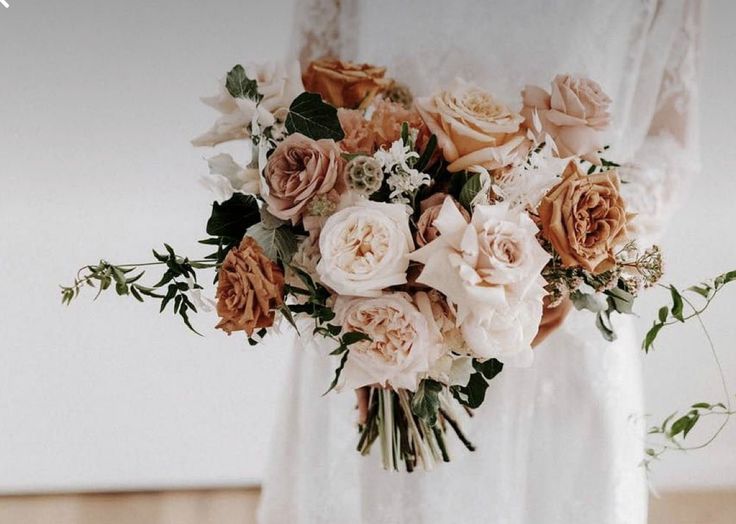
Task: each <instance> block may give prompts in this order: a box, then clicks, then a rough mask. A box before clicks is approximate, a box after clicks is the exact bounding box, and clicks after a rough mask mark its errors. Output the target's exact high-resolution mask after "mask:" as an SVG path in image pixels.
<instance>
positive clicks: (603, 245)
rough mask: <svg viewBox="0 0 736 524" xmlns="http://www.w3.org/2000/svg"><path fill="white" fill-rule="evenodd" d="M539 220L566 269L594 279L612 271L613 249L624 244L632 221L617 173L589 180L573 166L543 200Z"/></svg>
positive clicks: (589, 178) (603, 174)
mask: <svg viewBox="0 0 736 524" xmlns="http://www.w3.org/2000/svg"><path fill="white" fill-rule="evenodd" d="M539 216H540V219H541V222H542V234H543V236H544V237H545V238H546V239H547V240H549V241H550V242H551V243H552V246H553V247H554V249H555V251H557V253H558V254H559V255H560V258H561V259H562V263H563V265H564V266H566V267H582V268H584V269H586V270H588V271H590V272H591V273H593V274H598V273H602V272H604V271H607V270H609V269H611V268H613V267H614V265H615V253H614V248H615V247H616V246H618V245H620V244H621V243H623V242H624V241H625V240H626V237H627V230H626V226H627V222H628V220H629V218H630V217H629V215H627V213H626V206H625V204H624V201H623V198H621V194H620V192H619V178H618V173H617V172H616V171H615V170H610V171H605V172H603V173H597V174H594V175H586V174H585V173H583V172H582V171H580V168H579V167H578V166H577V165H576V164H574V163H570V164H569V166H568V168H567V170H566V171H565V173H564V174H563V177H562V181H561V182H560V183H559V184H557V185H556V186H555V187H553V188H552V189H551V190H550V192H549V193H548V194H547V196H545V197H544V198H543V199H542V202H541V203H540V205H539Z"/></svg>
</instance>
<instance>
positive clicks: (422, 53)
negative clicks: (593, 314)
mask: <svg viewBox="0 0 736 524" xmlns="http://www.w3.org/2000/svg"><path fill="white" fill-rule="evenodd" d="M297 3H298V10H297V13H296V15H295V20H296V24H297V27H296V31H295V35H294V36H295V40H296V42H295V43H296V45H295V49H296V52H297V53H298V56H299V58H300V60H301V61H302V63H303V64H304V65H305V64H306V63H308V62H309V61H311V60H313V59H316V58H320V57H323V56H326V55H331V56H335V57H339V58H342V59H345V60H353V61H358V62H368V63H373V64H379V65H386V66H388V71H389V74H390V75H391V76H392V77H393V78H395V79H396V80H398V81H400V82H403V83H405V84H407V85H409V86H410V87H411V88H412V90H413V92H414V93H417V94H429V93H431V92H432V91H433V90H434V89H435V88H437V87H440V86H443V85H447V84H448V83H449V82H450V81H451V80H452V79H453V78H454V77H455V76H460V77H464V78H466V79H472V80H473V81H474V82H476V83H478V84H480V85H481V86H483V87H485V88H487V89H489V90H490V91H492V92H493V93H494V94H496V95H497V96H499V97H500V98H501V99H505V100H506V101H508V102H509V103H514V102H516V103H518V102H519V100H518V95H517V94H516V93H518V90H519V88H520V87H522V86H523V85H524V84H525V83H530V84H537V85H546V84H547V83H548V82H549V81H550V80H551V78H552V77H553V76H554V75H555V74H556V73H573V74H582V75H585V76H587V77H589V78H592V79H594V80H596V81H597V82H599V83H600V84H601V85H602V86H603V88H604V90H605V91H606V92H607V94H608V95H609V96H610V97H611V98H612V99H613V100H614V106H613V113H612V116H613V125H612V130H611V132H610V135H609V136H608V142H607V143H609V144H610V145H611V146H612V148H613V150H614V152H613V153H611V157H612V158H620V159H626V160H627V161H628V163H627V165H626V166H625V169H623V170H622V178H623V179H624V180H625V181H626V182H628V183H626V184H624V188H625V189H624V190H625V191H626V193H625V195H626V197H627V201H628V204H629V206H630V207H634V208H635V209H636V211H637V212H638V214H639V216H638V219H637V221H638V226H639V228H640V231H638V233H637V234H638V235H643V234H647V235H650V238H651V237H652V236H656V235H657V233H658V231H659V230H661V227H662V225H663V223H664V222H665V221H666V219H667V215H668V211H670V209H671V207H672V205H673V203H674V199H675V197H676V193H677V188H678V187H680V186H681V185H682V182H684V181H685V179H686V178H688V177H689V175H690V173H691V172H692V171H693V170H695V169H696V160H697V154H696V151H695V144H696V140H695V136H696V125H695V121H694V115H695V114H696V112H695V110H696V107H695V102H696V100H695V87H696V85H695V84H696V76H697V75H696V58H697V56H696V55H697V43H698V31H699V20H700V8H701V6H700V3H699V2H698V1H697V0H682V1H680V0H668V1H666V2H665V1H664V0H621V1H617V2H611V1H607V0H586V1H582V0H559V1H556V2H554V3H551V2H550V3H548V2H541V1H537V2H533V1H520V0H501V1H494V2H490V1H486V0H453V1H449V0H445V1H439V0H409V1H403V2H396V1H395V0H394V1H390V0H370V1H368V0H365V1H360V0H308V1H298V2H297ZM627 320H628V319H623V318H622V319H619V322H618V326H617V330H618V334H619V338H618V340H617V341H616V342H614V343H607V342H605V341H604V340H603V339H602V337H601V336H600V334H599V333H598V332H597V330H596V329H595V327H594V326H593V324H592V322H591V319H590V317H589V316H588V315H583V314H580V315H578V314H576V312H574V311H573V312H572V313H571V314H570V315H569V317H568V318H567V320H566V321H565V323H564V324H563V325H562V327H561V328H560V329H558V330H557V331H556V332H554V333H553V334H552V335H551V336H550V337H549V338H547V340H546V341H544V342H543V343H542V344H540V345H539V346H537V348H536V350H535V352H536V358H535V362H534V364H533V366H532V367H531V368H528V369H511V368H509V369H508V370H506V371H504V372H503V373H502V374H501V375H499V376H498V377H497V378H496V379H494V380H493V382H492V383H491V387H490V388H489V392H488V397H487V401H486V402H485V403H484V404H483V406H482V407H481V408H480V409H479V410H477V411H476V413H475V416H474V418H473V419H472V420H470V421H468V423H467V430H468V433H469V435H470V438H471V440H472V441H473V442H474V444H476V446H477V451H476V452H475V453H468V452H465V451H464V450H463V449H459V448H458V449H456V453H455V454H454V455H453V461H452V462H450V463H448V464H440V465H439V466H438V467H437V468H436V469H435V470H434V471H432V472H414V473H412V474H406V473H393V472H387V471H384V470H383V469H382V468H381V465H380V463H379V460H378V459H379V456H378V455H379V453H377V452H376V453H373V454H372V455H371V456H369V457H361V456H360V454H358V453H357V452H356V451H355V444H356V442H357V429H356V426H355V420H356V416H357V415H356V411H355V403H356V402H355V397H354V396H352V395H350V394H348V393H344V394H340V395H335V394H332V395H327V396H325V397H322V396H321V394H322V392H323V391H324V389H325V385H326V384H329V382H330V380H331V374H332V372H333V371H332V369H331V368H330V366H326V365H325V362H324V359H323V358H322V357H321V356H320V355H319V353H318V352H317V351H316V350H315V348H313V347H309V346H308V345H305V347H298V348H296V349H297V350H295V351H293V355H294V362H293V365H292V368H291V375H290V377H289V388H288V392H287V395H286V398H285V399H284V405H283V408H282V410H281V413H280V416H281V421H280V425H279V427H277V428H276V431H275V433H274V442H273V456H272V460H271V467H270V469H269V471H268V473H267V476H266V479H265V485H264V490H263V497H262V504H261V508H260V520H261V522H263V523H264V524H270V523H361V522H362V523H406V524H409V523H432V524H434V523H438V524H440V523H457V522H468V523H480V522H487V523H491V524H556V523H560V524H563V523H564V524H637V523H639V524H641V523H644V522H646V518H647V488H646V482H645V480H646V479H645V471H644V469H643V468H642V467H641V465H640V462H641V460H642V458H643V449H644V434H643V424H644V421H643V419H642V416H643V415H642V413H643V411H642V409H643V407H642V384H641V373H640V372H641V370H640V356H639V349H638V348H639V344H638V341H637V339H636V337H635V336H634V333H633V330H632V326H631V324H630V323H628V322H627ZM295 343H296V344H299V341H296V342H295ZM299 345H300V346H301V344H299Z"/></svg>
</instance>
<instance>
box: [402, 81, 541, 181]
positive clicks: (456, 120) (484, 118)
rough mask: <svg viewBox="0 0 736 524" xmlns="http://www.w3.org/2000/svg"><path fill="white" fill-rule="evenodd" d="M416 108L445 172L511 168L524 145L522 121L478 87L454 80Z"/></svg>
mask: <svg viewBox="0 0 736 524" xmlns="http://www.w3.org/2000/svg"><path fill="white" fill-rule="evenodd" d="M416 106H417V109H418V110H419V113H420V114H421V116H422V119H423V120H424V122H425V123H426V124H427V127H429V130H430V131H431V132H432V133H434V134H435V135H437V144H438V146H439V148H440V149H441V150H442V153H443V155H444V157H445V160H447V161H448V162H450V165H448V166H447V170H448V171H450V172H457V171H462V170H464V169H467V168H469V167H471V166H481V167H484V168H485V169H489V170H490V169H498V168H500V167H504V166H506V165H509V164H511V163H512V162H513V161H514V160H516V158H517V157H518V155H519V154H520V153H521V150H522V149H524V146H525V144H526V142H527V141H526V139H525V137H524V136H523V135H522V134H521V133H520V131H519V127H520V124H521V122H522V121H523V120H524V119H523V117H522V116H521V115H520V114H518V113H515V112H513V111H511V110H510V109H509V108H508V107H506V106H505V105H503V104H501V103H500V102H498V101H497V100H496V99H495V98H494V97H493V95H491V94H490V93H488V92H487V91H484V90H482V89H481V88H480V87H478V86H476V85H473V84H470V83H467V82H465V81H463V80H460V79H457V80H456V81H455V83H454V84H453V85H452V87H451V88H450V89H447V90H444V91H440V92H439V93H437V94H435V95H433V96H431V97H427V98H418V99H417V100H416Z"/></svg>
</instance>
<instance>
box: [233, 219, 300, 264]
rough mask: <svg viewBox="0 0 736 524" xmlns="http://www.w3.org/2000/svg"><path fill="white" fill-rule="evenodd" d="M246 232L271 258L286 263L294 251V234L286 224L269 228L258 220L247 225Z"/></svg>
mask: <svg viewBox="0 0 736 524" xmlns="http://www.w3.org/2000/svg"><path fill="white" fill-rule="evenodd" d="M246 234H247V235H248V236H249V237H253V239H255V241H256V242H258V244H259V245H260V246H261V247H262V248H263V251H264V253H266V256H267V257H268V258H270V259H271V260H274V261H279V260H280V261H281V262H283V263H284V264H288V263H289V262H291V258H292V257H293V256H294V253H295V252H296V248H297V244H296V236H294V233H292V231H291V229H289V227H288V226H281V227H277V228H276V229H269V228H267V227H266V226H265V225H264V224H263V223H262V222H259V223H257V224H254V225H252V226H251V227H249V228H248V231H247V232H246Z"/></svg>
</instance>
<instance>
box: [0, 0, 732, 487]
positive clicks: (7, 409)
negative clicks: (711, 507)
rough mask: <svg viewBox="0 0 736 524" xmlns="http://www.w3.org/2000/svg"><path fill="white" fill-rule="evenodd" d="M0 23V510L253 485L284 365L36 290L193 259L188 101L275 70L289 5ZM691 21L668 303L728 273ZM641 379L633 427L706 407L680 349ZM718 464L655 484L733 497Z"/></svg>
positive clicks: (719, 52)
mask: <svg viewBox="0 0 736 524" xmlns="http://www.w3.org/2000/svg"><path fill="white" fill-rule="evenodd" d="M10 3H11V8H10V9H2V8H0V66H2V72H3V77H2V83H1V84H0V86H1V87H0V290H1V291H2V297H3V302H2V305H1V306H0V490H1V491H25V490H46V489H101V488H103V489H104V488H120V487H127V488H144V487H158V486H175V485H215V484H217V485H222V484H231V483H243V482H256V481H258V479H259V477H260V475H261V472H262V468H263V465H264V459H265V456H264V452H265V450H266V449H267V442H268V438H269V431H270V426H271V423H272V421H273V417H274V415H275V414H274V411H273V409H272V404H271V401H272V400H273V399H274V397H275V396H276V395H277V394H278V391H279V389H280V388H281V387H284V386H287V387H288V385H285V384H284V376H285V373H284V372H285V366H284V363H285V360H286V356H287V351H288V348H282V347H278V344H275V343H272V344H270V346H269V347H263V348H257V349H253V348H250V347H248V346H247V344H245V342H244V340H243V338H242V337H238V336H233V337H230V338H228V337H225V336H223V335H222V334H220V333H215V332H212V331H207V337H206V338H204V339H201V338H199V337H196V336H194V335H192V334H190V333H189V332H188V331H186V330H185V329H184V328H183V327H182V326H181V325H180V323H179V321H178V320H177V319H175V318H173V317H171V318H170V317H169V316H163V317H159V316H158V315H157V314H156V312H155V309H154V305H153V304H149V305H140V304H138V303H136V302H134V301H132V300H130V301H124V300H120V299H118V298H117V297H112V296H110V297H103V298H101V299H100V300H99V301H98V303H96V304H92V303H90V301H89V299H90V296H89V295H87V296H84V297H82V298H81V299H80V300H79V301H78V302H77V303H75V304H73V305H72V306H71V307H69V308H62V307H61V305H60V304H59V297H58V294H57V293H58V289H57V287H56V285H57V284H58V283H60V282H69V281H70V278H71V277H72V276H73V272H74V270H76V268H77V267H79V266H81V265H83V264H85V263H89V262H93V261H95V260H96V259H97V258H99V257H100V256H105V257H106V258H108V259H109V260H112V261H116V262H127V261H139V260H145V259H147V258H148V256H149V251H148V250H149V248H151V247H155V246H157V244H158V242H159V241H161V240H165V241H168V242H170V243H171V244H173V245H174V246H176V247H177V249H178V250H181V251H183V252H189V253H192V254H195V255H197V254H202V252H203V251H202V250H201V249H199V248H198V247H197V246H196V244H194V243H193V242H192V239H196V238H200V237H202V236H204V235H203V232H202V231H203V223H204V220H206V217H207V214H208V204H209V200H210V198H209V195H208V194H207V193H206V192H205V191H203V190H200V189H199V188H198V186H197V184H196V179H197V176H198V175H199V174H200V173H202V172H203V170H204V169H206V166H205V163H204V162H203V160H202V155H203V154H202V152H200V151H196V150H194V149H193V148H191V147H190V146H189V144H188V141H189V139H190V138H192V137H193V136H194V135H196V134H197V133H199V132H200V131H202V130H204V129H205V128H206V127H207V126H208V125H209V124H210V123H211V121H212V116H213V114H212V113H211V112H210V111H209V110H208V109H207V108H206V107H204V106H202V105H200V104H198V103H197V97H198V96H200V95H203V94H209V93H211V92H212V91H213V89H214V87H215V79H216V78H217V77H218V76H220V75H221V74H222V73H223V72H224V71H226V70H227V68H229V67H230V66H231V65H232V64H234V63H236V62H238V61H244V60H248V59H256V58H271V57H277V56H279V55H281V54H282V53H283V52H284V50H285V49H286V41H287V39H288V28H289V27H290V25H291V21H290V16H291V12H290V8H291V2H290V1H287V0H284V1H279V2H264V1H261V2H243V1H241V2H238V1H236V0H228V1H218V2H206V3H205V2H197V1H194V0H189V1H182V0H165V1H164V0H157V1H156V2H146V1H144V0H129V1H127V2H100V1H99V0H98V1H94V0H75V1H68V2H45V3H43V5H41V3H38V2H37V3H33V2H31V1H30V0H14V1H13V0H10ZM710 7H711V9H710V10H709V16H708V20H707V24H706V28H707V29H706V33H705V37H706V39H705V40H706V53H705V63H704V69H705V75H704V79H703V80H704V82H703V102H704V103H703V111H702V115H703V138H704V140H703V143H704V147H703V152H704V159H705V169H704V170H703V174H702V176H701V178H700V179H699V180H698V181H696V182H695V183H694V184H693V187H692V192H691V194H690V195H689V197H688V199H687V201H686V206H685V208H684V210H683V211H682V213H681V214H680V215H679V218H678V221H677V225H676V227H674V228H673V229H672V231H671V232H670V234H669V236H668V237H667V239H666V242H665V245H664V247H665V249H666V250H667V257H668V260H669V278H670V280H672V281H673V282H676V283H690V282H691V281H696V280H699V279H700V278H705V277H708V276H711V275H713V274H715V273H717V272H719V271H723V270H726V269H731V268H734V267H736V250H735V249H734V240H733V230H732V227H731V226H732V224H733V223H734V219H735V218H736V211H735V210H734V206H733V200H732V195H733V194H734V191H736V177H734V176H733V174H732V173H733V169H732V166H733V164H734V161H736V152H734V151H733V149H732V146H731V142H732V140H731V136H730V132H731V131H732V129H733V124H732V123H733V122H736V107H735V106H734V105H733V103H732V100H733V97H732V94H731V92H730V90H731V86H733V85H735V84H736V64H735V63H734V60H733V52H734V50H736V47H735V45H736V34H734V28H733V27H732V25H731V24H730V20H733V19H734V17H735V16H736V6H734V5H733V4H731V3H729V2H726V1H719V2H713V3H712V4H711V6H710ZM661 298H662V299H663V300H664V299H665V298H666V297H661ZM656 302H657V301H656V299H651V300H648V301H647V304H649V305H650V306H651V307H649V310H650V311H651V310H652V308H653V307H654V306H655V305H657V304H656ZM735 308H736V288H734V289H733V290H732V291H731V292H730V293H726V296H724V298H723V300H721V301H719V303H717V304H716V305H715V306H714V309H713V312H712V313H711V314H710V315H709V316H708V321H709V323H710V324H711V325H713V326H717V329H715V330H714V331H715V339H716V343H717V344H718V346H719V347H720V350H721V354H722V357H723V359H724V365H725V367H726V372H727V373H728V374H729V378H730V379H731V384H732V386H733V387H734V389H736V354H734V352H733V344H732V340H733V336H734V334H735V333H736V326H734V325H733V320H732V319H733V311H734V309H735ZM640 310H641V311H646V309H645V307H642V308H641V309H640ZM644 317H645V318H643V321H644V320H645V321H646V323H648V321H649V319H648V317H649V315H644ZM213 320H214V319H213V318H211V317H209V318H208V317H203V316H199V317H198V318H196V319H195V322H196V323H197V324H198V325H199V326H201V327H202V328H203V329H205V330H207V329H208V327H209V324H211V323H212V322H213ZM645 361H646V369H647V376H646V378H647V385H648V391H649V403H650V406H651V408H650V411H651V413H652V414H653V415H654V416H655V419H661V418H662V417H663V416H664V415H666V414H667V413H669V411H671V410H672V409H675V408H677V407H680V406H682V405H683V404H684V403H686V402H689V401H693V400H720V398H721V397H720V393H719V390H718V385H717V382H716V377H717V375H716V374H715V371H714V369H713V365H712V363H711V360H710V358H709V357H708V355H707V352H706V349H705V346H704V344H703V339H702V337H699V336H697V334H696V332H695V329H694V328H693V329H688V328H686V329H683V330H681V331H677V332H673V334H672V335H671V336H668V337H666V338H664V339H663V343H662V344H660V349H659V350H658V351H657V353H656V354H654V355H650V356H648V357H646V358H645ZM735 447H736V422H735V423H734V424H733V425H732V426H731V427H729V428H728V429H727V431H726V432H725V434H724V435H723V437H722V438H721V439H720V440H719V441H718V442H717V443H716V444H715V445H714V446H713V447H711V448H710V449H708V450H706V451H704V452H700V453H696V454H691V455H688V456H674V457H669V458H668V459H667V460H665V461H664V462H663V463H662V464H660V465H658V466H656V468H655V473H654V478H655V481H656V482H657V484H658V485H659V486H663V487H672V486H687V485H689V486H703V485H706V484H724V485H731V486H736V456H735V455H734V453H733V451H732V450H733V449H734V448H735Z"/></svg>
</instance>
